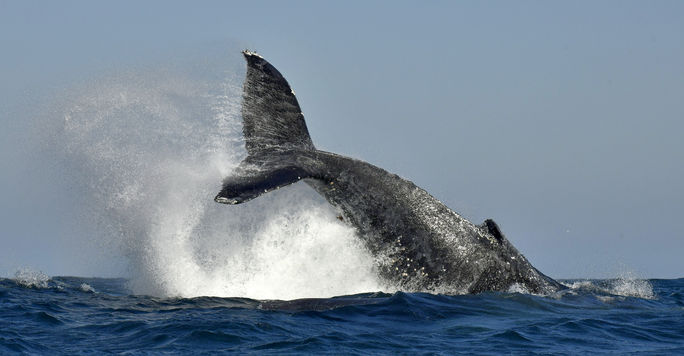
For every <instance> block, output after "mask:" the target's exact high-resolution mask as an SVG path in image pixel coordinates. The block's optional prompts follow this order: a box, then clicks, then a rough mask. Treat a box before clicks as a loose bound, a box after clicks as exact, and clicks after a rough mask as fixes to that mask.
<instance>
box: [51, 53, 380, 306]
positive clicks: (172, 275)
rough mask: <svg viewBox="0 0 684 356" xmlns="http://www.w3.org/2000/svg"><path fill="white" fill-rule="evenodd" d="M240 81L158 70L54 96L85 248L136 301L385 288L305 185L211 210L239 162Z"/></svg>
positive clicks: (219, 72) (235, 76)
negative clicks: (110, 263)
mask: <svg viewBox="0 0 684 356" xmlns="http://www.w3.org/2000/svg"><path fill="white" fill-rule="evenodd" d="M236 53H237V51H236ZM207 63H218V62H211V61H208V62H207ZM242 80H243V74H242V73H235V71H232V72H231V71H230V70H229V69H227V67H221V66H214V67H211V66H209V67H206V68H203V69H202V71H200V73H199V74H198V71H197V68H195V67H193V68H186V67H184V66H182V65H173V66H161V67H160V68H159V69H149V68H148V69H146V70H128V71H122V72H119V73H116V74H112V75H110V76H109V77H105V78H100V79H97V80H92V81H90V82H87V83H85V84H83V85H81V86H80V87H76V88H73V89H72V90H70V91H69V92H68V93H66V94H64V95H63V99H62V100H61V101H60V102H59V104H58V105H57V106H58V110H53V111H52V112H57V113H59V115H58V117H57V119H58V120H59V121H60V123H61V129H60V133H59V135H60V139H59V140H56V141H55V142H56V144H57V146H58V147H59V148H60V149H61V151H62V159H63V160H64V165H65V167H69V169H66V170H65V171H64V174H66V175H68V180H72V181H76V182H78V183H77V184H74V185H73V186H74V187H77V189H78V191H75V192H74V194H79V195H82V196H84V197H85V198H84V199H83V200H84V202H87V203H86V204H84V206H83V207H82V208H83V212H82V213H83V214H84V215H87V216H89V217H91V218H92V220H94V221H96V223H97V227H98V229H97V236H94V237H93V238H96V239H104V240H106V241H108V243H107V244H104V245H105V246H111V247H112V248H117V249H120V250H121V252H122V254H123V255H124V256H125V257H126V258H127V259H128V260H129V263H130V268H129V270H130V271H129V274H130V276H129V278H130V286H131V288H132V290H133V291H134V292H135V293H140V294H153V295H161V296H183V297H192V296H202V295H213V296H231V297H236V296H237V297H251V298H272V299H293V298H300V297H329V296H334V295H344V294H352V293H359V292H367V291H376V290H381V289H386V288H383V286H382V285H380V284H379V282H378V281H377V278H376V273H375V270H374V262H373V259H372V257H371V256H370V255H369V254H368V253H367V251H366V250H365V249H364V248H363V246H362V245H361V244H360V242H359V241H358V239H357V237H356V236H355V235H354V231H353V230H352V229H351V228H350V227H348V226H346V225H344V224H343V223H341V222H339V221H337V219H335V216H336V212H335V211H334V210H333V209H332V208H331V207H330V206H329V205H328V204H327V203H326V202H325V201H323V200H322V199H321V198H320V197H318V196H317V195H316V193H314V192H313V191H312V190H311V189H310V188H308V187H307V186H305V185H304V184H296V185H295V186H292V187H288V188H285V189H282V190H280V191H279V192H276V193H274V194H269V195H267V196H264V197H260V198H259V199H257V200H255V201H253V202H249V203H247V204H244V205H241V206H234V207H227V206H224V205H219V204H216V203H215V202H214V201H213V197H214V195H215V194H216V193H217V192H218V190H219V189H220V185H221V181H222V179H223V178H224V177H225V176H226V175H228V174H230V171H231V170H232V169H233V168H234V167H235V166H236V165H237V164H238V163H239V162H240V160H241V159H242V158H243V157H244V155H245V151H244V142H243V141H242V134H241V117H240V102H241V83H242ZM86 220H87V219H86Z"/></svg>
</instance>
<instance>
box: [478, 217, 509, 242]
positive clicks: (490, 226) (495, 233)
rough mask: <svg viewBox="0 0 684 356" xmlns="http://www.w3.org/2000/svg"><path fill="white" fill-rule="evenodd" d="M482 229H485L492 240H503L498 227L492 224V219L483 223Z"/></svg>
mask: <svg viewBox="0 0 684 356" xmlns="http://www.w3.org/2000/svg"><path fill="white" fill-rule="evenodd" d="M482 225H484V227H485V228H486V229H487V231H488V232H489V233H490V234H492V236H494V238H495V239H496V240H497V241H502V240H503V239H504V235H503V234H502V233H501V229H499V225H498V224H497V223H495V222H494V220H492V219H487V220H485V221H484V223H483V224H482Z"/></svg>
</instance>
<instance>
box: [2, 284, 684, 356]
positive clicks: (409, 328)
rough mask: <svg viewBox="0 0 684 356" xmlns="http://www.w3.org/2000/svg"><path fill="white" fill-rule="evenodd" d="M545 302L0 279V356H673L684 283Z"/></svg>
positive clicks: (680, 335)
mask: <svg viewBox="0 0 684 356" xmlns="http://www.w3.org/2000/svg"><path fill="white" fill-rule="evenodd" d="M564 283H566V284H567V285H568V286H570V287H571V288H570V289H569V290H567V291H564V292H562V293H558V294H556V295H551V296H535V295H527V294H520V293H485V294H480V295H457V296H449V295H433V294H424V293H402V292H396V293H393V294H385V293H362V294H355V295H347V296H339V297H333V298H321V299H295V300H290V301H282V300H255V299H247V298H218V297H194V298H159V297H151V296H145V295H135V294H131V293H130V290H129V288H128V282H127V280H125V279H100V278H78V277H52V278H49V277H48V276H46V275H44V274H41V273H36V272H31V273H23V272H22V273H18V274H17V276H16V277H15V278H12V279H2V280H0V323H1V324H2V327H0V353H1V354H13V353H27V354H50V355H56V354H65V355H73V354H100V353H116V354H118V353H122V354H164V353H180V354H215V353H217V352H226V353H227V352H234V353H239V354H243V353H254V354H300V353H305V354H320V353H326V354H602V353H607V354H641V353H643V354H683V353H684V279H670V280H657V279H656V280H648V281H645V280H624V279H622V280H621V279H615V280H591V281H564Z"/></svg>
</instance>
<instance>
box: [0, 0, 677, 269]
mask: <svg viewBox="0 0 684 356" xmlns="http://www.w3.org/2000/svg"><path fill="white" fill-rule="evenodd" d="M211 43H234V44H235V45H234V46H235V47H236V48H240V47H247V48H250V49H255V50H258V51H259V52H260V53H262V54H263V55H264V56H265V57H266V58H267V59H268V60H269V61H271V62H272V63H273V64H274V65H275V66H276V67H277V68H279V69H280V70H281V72H283V74H284V75H285V76H286V78H287V79H288V80H289V82H290V84H291V85H292V87H293V88H294V89H295V91H296V92H297V96H298V98H299V100H300V104H301V106H302V108H303V111H304V112H305V115H306V117H307V122H308V125H309V130H310V132H311V135H312V137H313V140H314V142H315V144H316V145H317V146H318V147H319V148H322V149H325V150H328V151H333V152H338V153H342V154H348V155H352V156H354V157H357V158H361V159H364V160H366V161H368V162H371V163H374V164H376V165H379V166H381V167H384V168H386V169H388V170H389V171H392V172H395V173H398V174H400V175H402V176H404V177H406V178H409V179H411V180H413V181H414V182H415V183H417V184H418V185H419V186H421V187H423V188H425V189H426V190H427V191H429V192H430V193H431V194H433V195H434V196H436V197H437V198H439V199H440V200H442V201H443V202H445V203H446V204H447V205H448V206H450V207H451V208H453V209H454V210H456V211H459V212H460V213H462V214H463V215H465V216H466V217H468V218H470V219H472V220H474V221H475V222H480V221H482V220H483V219H485V218H490V217H491V218H494V219H495V220H496V221H497V222H498V223H499V225H500V226H501V228H502V230H503V231H504V233H505V234H506V235H507V236H508V237H509V239H510V240H512V241H513V243H514V245H516V246H517V247H518V249H519V250H521V251H522V252H523V253H524V254H525V255H526V256H527V257H528V258H529V259H530V260H532V262H533V264H535V266H536V267H538V268H539V269H540V270H542V271H544V272H545V273H547V274H549V275H551V276H554V277H558V278H563V277H610V276H615V275H616V274H619V273H620V272H622V271H625V270H628V271H634V272H636V273H637V274H638V275H641V276H643V277H662V278H674V277H683V276H684V258H682V252H684V219H683V218H682V215H684V214H683V213H684V141H683V140H682V137H684V135H683V132H684V2H681V1H599V2H597V1H573V2H549V1H520V2H510V1H469V2H457V1H443V2H440V1H433V2H418V1H415V2H403V1H386V2H380V1H359V2H348V1H345V2H334V3H333V2H327V1H310V2H305V1H295V2H284V1H282V2H281V1H272V2H264V1H249V2H247V1H240V2H229V1H197V2H173V1H141V2H139V1H136V2H129V1H112V2H103V1H81V2H74V1H59V2H57V1H5V0H0V49H1V53H2V55H0V98H1V99H0V115H1V116H0V139H1V140H2V141H0V149H1V150H2V151H1V152H0V164H1V166H0V167H1V169H2V175H1V176H0V183H1V184H2V186H0V190H1V192H2V193H1V194H2V197H3V200H2V202H1V203H0V213H1V215H0V219H1V220H0V225H1V226H2V229H1V230H0V239H1V241H2V244H1V245H2V248H1V249H0V274H11V273H13V269H14V268H16V267H21V266H28V267H32V268H36V269H42V270H44V271H45V272H47V273H48V274H51V275H55V274H81V275H91V274H93V273H95V274H98V273H104V274H106V272H102V271H98V270H97V268H95V269H92V268H91V267H88V269H85V267H82V266H81V265H79V263H78V258H77V256H74V253H73V252H72V251H71V249H73V248H74V246H73V243H71V242H70V240H69V236H71V235H73V234H78V233H82V232H78V231H73V226H72V225H71V224H66V223H65V221H68V220H69V219H74V218H75V217H74V215H73V214H72V213H70V209H69V204H70V203H75V202H74V201H71V200H70V199H71V198H73V197H71V198H70V196H69V192H63V193H60V194H58V195H56V196H58V197H61V198H62V199H63V200H62V201H60V202H55V201H53V200H52V199H51V200H50V201H41V199H40V198H41V197H40V196H37V193H36V190H37V191H43V192H45V191H49V188H48V187H49V186H50V185H51V182H50V181H49V180H46V179H45V176H47V175H46V174H43V173H41V172H40V171H39V170H37V169H20V168H21V167H22V164H21V160H25V159H27V158H26V157H27V156H26V152H29V151H31V149H30V147H27V146H30V145H31V138H30V137H28V136H29V135H30V134H29V132H30V130H28V128H27V127H26V124H25V122H23V121H24V119H25V117H24V116H22V115H17V114H16V113H17V112H22V111H24V109H26V110H25V111H30V110H34V109H35V107H36V106H39V105H40V103H36V102H35V100H36V98H43V99H45V98H49V97H50V95H51V94H50V93H52V92H53V91H54V90H56V89H57V88H60V87H63V86H67V85H68V84H69V83H72V82H74V81H78V80H82V79H84V78H88V77H89V76H94V75H98V73H102V72H105V71H108V70H111V69H112V68H115V69H116V68H125V67H126V66H129V65H136V61H137V58H140V57H141V53H143V55H146V56H154V55H155V53H167V54H168V53H173V52H174V50H175V49H176V48H178V49H182V50H183V51H185V52H187V50H188V48H190V49H193V48H207V46H209V45H210V44H211ZM196 44H200V45H197V46H196ZM194 55H195V56H197V57H198V58H201V55H202V53H195V54H194ZM46 169H49V167H46ZM34 188H35V189H34ZM52 198H53V199H54V197H52Z"/></svg>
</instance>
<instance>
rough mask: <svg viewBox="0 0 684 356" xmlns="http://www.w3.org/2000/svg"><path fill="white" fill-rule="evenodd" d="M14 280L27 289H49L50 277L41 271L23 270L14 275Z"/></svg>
mask: <svg viewBox="0 0 684 356" xmlns="http://www.w3.org/2000/svg"><path fill="white" fill-rule="evenodd" d="M14 280H15V281H16V282H17V283H18V284H19V285H20V286H22V287H26V288H48V287H49V286H48V282H49V281H50V277H49V276H48V275H47V274H45V273H43V272H41V271H35V270H32V269H30V268H21V269H18V270H17V271H16V272H15V273H14Z"/></svg>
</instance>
